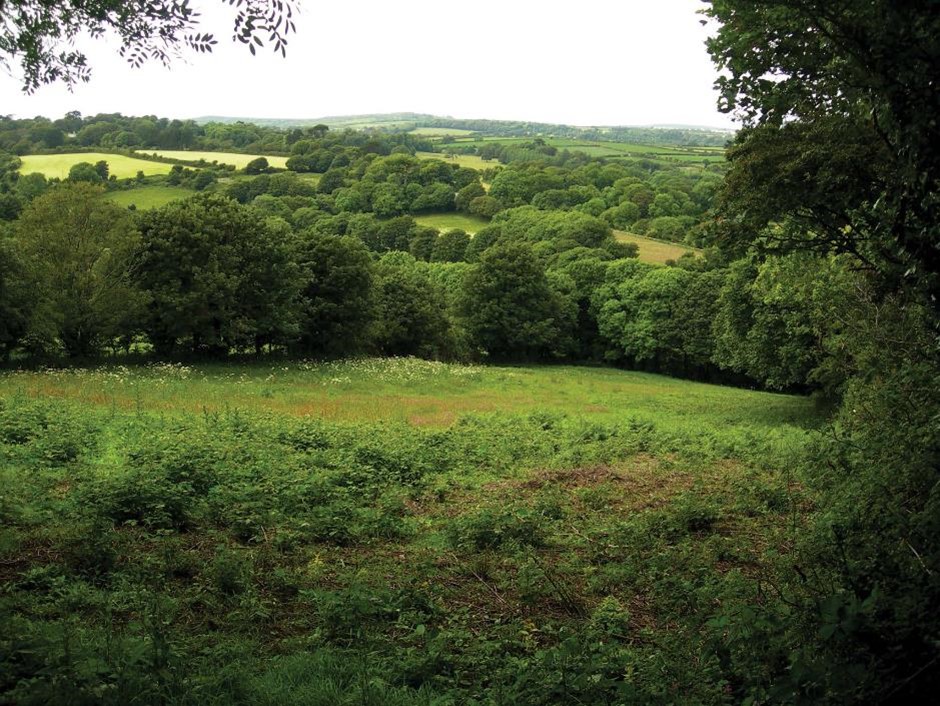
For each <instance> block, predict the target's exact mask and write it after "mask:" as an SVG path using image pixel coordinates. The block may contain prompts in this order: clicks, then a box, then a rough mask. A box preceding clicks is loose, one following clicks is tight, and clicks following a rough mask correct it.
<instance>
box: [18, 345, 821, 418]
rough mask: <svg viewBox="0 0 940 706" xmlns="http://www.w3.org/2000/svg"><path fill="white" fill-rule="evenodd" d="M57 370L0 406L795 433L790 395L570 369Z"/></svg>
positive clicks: (365, 363)
mask: <svg viewBox="0 0 940 706" xmlns="http://www.w3.org/2000/svg"><path fill="white" fill-rule="evenodd" d="M173 372H174V369H172V368H165V369H164V368H162V367H157V368H135V369H131V370H129V371H127V372H126V373H121V374H120V375H115V374H114V373H113V371H111V370H108V369H103V370H100V371H94V370H91V371H89V370H77V371H69V370H63V371H59V372H54V373H49V372H26V371H23V372H11V373H7V374H4V375H0V396H3V395H12V394H22V395H26V396H30V397H50V396H51V397H55V398H60V399H69V400H74V401H78V402H80V403H82V404H103V405H107V406H113V407H115V408H117V409H141V410H151V411H158V412H161V413H166V412H200V411H202V410H222V409H231V408H239V409H245V410H252V411H271V412H278V413H284V414H289V415H294V416H303V415H308V414H312V415H315V416H317V417H323V418H326V419H335V420H347V421H350V420H371V421H378V420H397V421H406V422H411V423H417V424H449V423H450V422H452V421H454V420H455V419H456V418H457V417H458V416H459V415H461V414H464V413H472V412H494V411H495V412H514V413H529V412H533V411H536V410H544V411H551V412H561V413H574V414H578V415H579V416H586V417H592V418H597V419H608V420H610V419H617V418H623V417H624V416H630V417H642V418H647V419H650V420H659V421H662V420H670V423H673V424H681V425H682V426H688V427H690V428H697V429H700V428H704V427H711V426H724V425H731V426H735V425H747V426H756V427H762V426H774V425H779V424H790V423H796V422H798V421H799V420H800V419H802V418H804V417H805V416H806V415H807V414H808V412H809V409H810V405H809V402H808V401H807V400H806V399H804V398H801V397H793V396H789V395H779V394H772V393H767V392H754V391H749V390H741V389H737V388H731V387H722V386H717V385H706V384H702V383H695V382H689V381H687V380H677V379H675V378H669V377H664V376H661V375H653V374H649V373H640V372H626V371H620V370H614V369H611V368H588V367H572V366H529V367H516V366H511V367H498V366H487V367H481V366H464V365H445V364H443V363H428V362H424V361H420V360H412V359H397V360H396V359H391V360H382V359H365V360H361V361H354V362H349V363H345V362H338V363H322V364H313V363H285V364H284V365H273V366H271V365H252V366H243V367H238V366H231V365H221V366H203V367H200V368H196V369H194V370H191V371H189V372H187V373H186V374H185V375H175V374H173Z"/></svg>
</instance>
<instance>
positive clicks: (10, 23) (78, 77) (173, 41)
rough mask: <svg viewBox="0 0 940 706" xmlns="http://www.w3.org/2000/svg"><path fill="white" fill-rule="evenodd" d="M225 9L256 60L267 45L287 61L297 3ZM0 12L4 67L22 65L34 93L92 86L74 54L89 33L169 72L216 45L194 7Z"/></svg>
mask: <svg viewBox="0 0 940 706" xmlns="http://www.w3.org/2000/svg"><path fill="white" fill-rule="evenodd" d="M222 2H224V4H226V5H230V6H232V7H234V8H235V12H236V16H235V25H234V35H233V39H235V40H237V41H238V42H240V43H242V44H245V45H246V46H248V49H249V51H251V53H252V54H254V53H255V51H256V49H255V47H256V46H263V44H264V41H265V40H269V41H270V42H271V43H272V44H273V48H274V51H276V52H280V53H281V54H282V55H283V54H285V52H286V46H287V37H288V35H290V34H291V33H292V32H294V31H295V26H294V21H293V15H294V11H295V9H296V7H297V4H296V2H295V0H222ZM0 12H2V14H3V23H2V25H0V64H4V65H6V66H7V67H8V68H9V67H10V66H9V65H10V64H11V63H13V62H17V63H19V65H20V69H21V70H22V72H23V88H24V90H25V91H27V92H29V93H32V92H33V91H35V90H36V89H37V88H39V87H40V86H41V85H43V84H47V83H53V82H55V81H64V82H65V83H66V84H68V85H70V86H71V85H74V84H75V83H76V82H78V81H87V80H88V79H89V77H90V75H91V68H90V66H89V65H88V58H87V57H86V55H85V54H84V53H83V52H82V51H81V50H79V49H76V48H74V46H73V42H74V40H75V39H76V38H77V37H78V36H79V35H81V34H83V33H88V34H89V35H90V36H91V37H92V39H97V38H99V37H101V36H103V35H104V34H106V33H113V34H116V35H117V36H118V38H119V39H120V42H121V48H120V55H121V56H122V57H124V58H125V59H126V60H127V61H128V62H129V63H130V64H131V65H132V66H140V65H141V64H143V63H144V62H146V61H147V60H150V59H155V60H157V61H160V62H162V63H163V64H168V63H169V62H170V60H171V59H172V58H173V57H175V56H177V55H178V54H179V53H180V50H181V49H182V48H184V47H188V48H190V49H192V50H194V51H198V52H209V51H212V47H213V46H214V45H215V44H216V43H217V42H216V40H215V38H214V37H213V35H212V34H210V33H208V32H202V33H200V32H199V31H198V30H199V22H200V19H199V17H200V16H199V13H198V12H197V11H196V10H195V8H193V7H191V6H190V4H189V2H188V0H156V1H155V2H142V1H140V0H135V1H133V2H115V1H114V0H64V1H63V2H46V1H45V0H6V2H5V3H3V4H2V5H0Z"/></svg>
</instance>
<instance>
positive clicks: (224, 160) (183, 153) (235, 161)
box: [138, 150, 287, 169]
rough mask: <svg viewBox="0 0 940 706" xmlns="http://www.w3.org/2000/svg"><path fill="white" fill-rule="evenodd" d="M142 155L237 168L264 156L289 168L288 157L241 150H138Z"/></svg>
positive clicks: (273, 165) (269, 160)
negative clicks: (215, 163)
mask: <svg viewBox="0 0 940 706" xmlns="http://www.w3.org/2000/svg"><path fill="white" fill-rule="evenodd" d="M138 152H139V154H141V155H151V154H155V155H157V156H158V157H165V158H166V159H177V160H180V161H182V162H198V161H199V160H205V161H206V162H208V163H209V164H211V163H213V162H218V163H219V164H229V165H232V166H234V167H235V168H236V169H244V168H245V166H246V165H247V164H248V163H249V162H250V161H252V160H253V159H257V158H258V157H264V158H265V159H266V160H268V164H269V165H271V166H272V167H277V168H278V169H286V168H287V157H276V156H272V155H261V154H242V153H240V152H199V151H189V150H138Z"/></svg>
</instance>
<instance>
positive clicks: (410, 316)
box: [374, 252, 450, 358]
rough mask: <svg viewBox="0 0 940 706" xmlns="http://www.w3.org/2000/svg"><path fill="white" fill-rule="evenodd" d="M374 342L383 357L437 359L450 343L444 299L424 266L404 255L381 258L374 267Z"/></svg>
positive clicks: (391, 254) (394, 253)
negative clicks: (406, 356)
mask: <svg viewBox="0 0 940 706" xmlns="http://www.w3.org/2000/svg"><path fill="white" fill-rule="evenodd" d="M375 275H376V277H375V296H376V302H377V316H376V320H375V329H374V342H375V345H376V346H377V347H378V349H379V350H380V351H381V352H382V353H384V354H386V355H419V356H422V357H432V358H433V357H438V356H440V355H441V354H442V353H444V352H446V351H447V350H448V348H449V344H450V323H449V322H448V320H447V316H446V309H445V307H446V304H445V299H444V296H443V294H442V292H441V291H439V289H438V288H437V287H436V286H435V285H434V283H433V282H431V280H430V278H429V276H428V270H427V265H425V264H424V263H419V262H417V261H416V260H415V259H414V258H413V257H412V256H411V255H409V254H407V253H399V252H393V253H388V254H387V255H384V256H383V257H382V259H381V260H379V261H378V263H377V264H376V267H375Z"/></svg>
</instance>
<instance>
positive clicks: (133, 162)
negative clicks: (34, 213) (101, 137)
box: [20, 152, 172, 179]
mask: <svg viewBox="0 0 940 706" xmlns="http://www.w3.org/2000/svg"><path fill="white" fill-rule="evenodd" d="M20 159H22V160H23V166H22V167H20V174H31V173H33V172H39V173H40V174H44V175H45V176H46V177H47V178H49V179H52V178H54V177H58V178H59V179H65V178H66V177H67V176H68V175H69V169H71V168H72V166H73V165H75V164H78V163H79V162H90V163H91V164H94V163H95V162H98V161H100V160H102V159H103V160H104V161H106V162H107V163H108V167H109V169H110V173H111V174H113V175H114V176H116V177H117V178H118V179H126V178H129V177H133V176H136V175H137V172H138V171H142V172H143V173H144V174H145V175H146V176H150V175H152V174H167V173H168V172H169V171H170V167H171V166H172V165H170V164H163V163H161V162H152V161H149V160H145V159H135V158H133V157H125V156H124V155H121V154H107V153H105V152H76V153H70V154H28V155H24V156H23V157H20Z"/></svg>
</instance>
